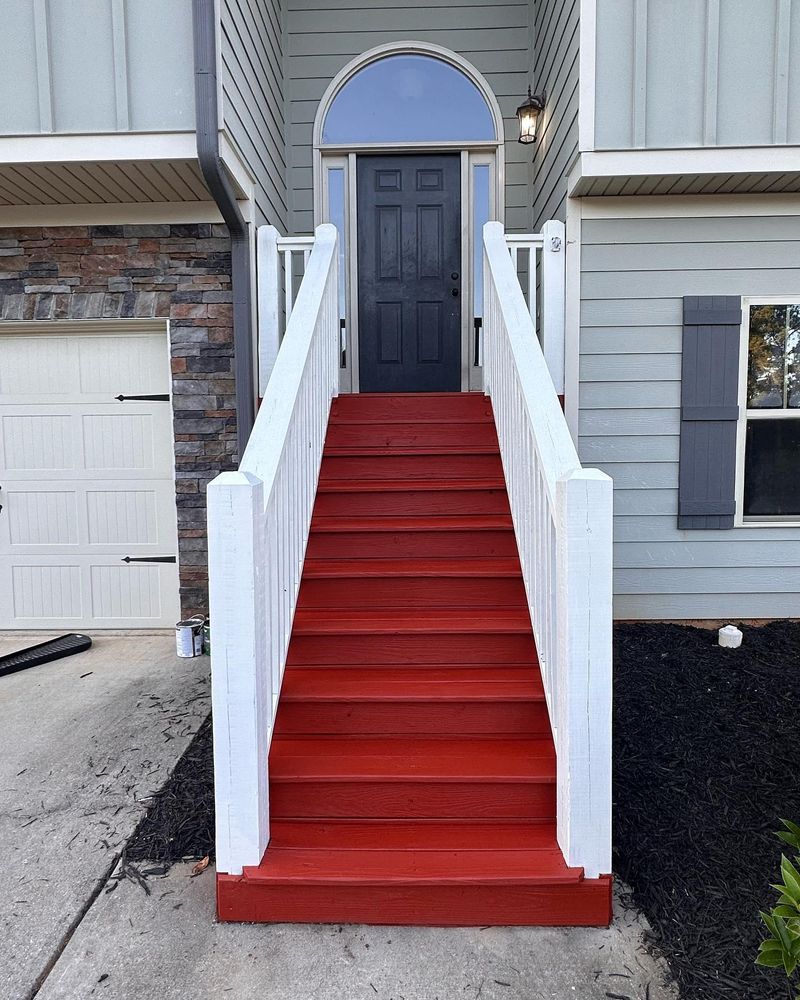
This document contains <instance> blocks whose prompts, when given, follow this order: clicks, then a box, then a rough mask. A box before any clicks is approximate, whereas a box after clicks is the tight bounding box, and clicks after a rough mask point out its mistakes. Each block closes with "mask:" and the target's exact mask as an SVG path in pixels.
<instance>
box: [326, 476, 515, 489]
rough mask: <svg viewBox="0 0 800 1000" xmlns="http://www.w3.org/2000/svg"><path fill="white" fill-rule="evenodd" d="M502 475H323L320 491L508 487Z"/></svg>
mask: <svg viewBox="0 0 800 1000" xmlns="http://www.w3.org/2000/svg"><path fill="white" fill-rule="evenodd" d="M505 488H506V482H505V479H503V477H502V476H482V477H479V478H474V479H463V478H462V479H459V478H456V477H454V478H453V479H431V478H429V477H426V478H424V479H415V478H413V477H410V476H409V477H406V478H403V479H346V478H341V479H334V478H329V479H320V481H319V485H318V487H317V492H318V493H410V492H414V493H419V492H421V491H424V492H428V493H434V492H440V491H447V492H448V493H450V492H455V491H456V490H482V491H483V490H505Z"/></svg>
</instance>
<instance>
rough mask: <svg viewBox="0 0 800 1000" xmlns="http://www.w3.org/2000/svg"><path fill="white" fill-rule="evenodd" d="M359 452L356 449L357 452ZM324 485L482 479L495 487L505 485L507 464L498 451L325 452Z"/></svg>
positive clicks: (320, 475)
mask: <svg viewBox="0 0 800 1000" xmlns="http://www.w3.org/2000/svg"><path fill="white" fill-rule="evenodd" d="M354 451H355V450H354ZM319 478H320V482H321V483H327V482H333V481H339V480H342V479H345V480H347V479H379V480H383V479H393V480H399V479H407V480H409V482H414V481H416V480H420V479H473V480H474V479H482V480H489V481H490V483H491V485H495V484H496V483H501V482H503V463H502V462H501V460H500V455H499V453H498V452H497V451H496V450H493V449H486V450H485V451H480V450H478V449H477V448H474V449H471V450H470V451H459V452H456V453H452V454H450V453H447V452H444V451H442V450H441V449H438V450H432V451H428V452H419V451H417V452H416V453H415V452H410V453H403V452H402V451H398V452H396V453H395V454H380V455H370V454H359V453H358V452H355V453H351V454H348V455H342V454H338V455H330V454H328V453H327V452H326V453H325V455H324V457H323V459H322V465H321V467H320V473H319Z"/></svg>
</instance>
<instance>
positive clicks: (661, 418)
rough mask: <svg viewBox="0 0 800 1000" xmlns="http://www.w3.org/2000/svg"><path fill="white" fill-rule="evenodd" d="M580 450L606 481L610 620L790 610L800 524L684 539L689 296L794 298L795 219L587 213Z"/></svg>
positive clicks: (794, 606) (798, 595)
mask: <svg viewBox="0 0 800 1000" xmlns="http://www.w3.org/2000/svg"><path fill="white" fill-rule="evenodd" d="M581 268H582V277H581V298H582V302H581V357H580V377H581V385H580V420H579V433H580V454H581V460H582V461H583V462H585V463H586V464H588V465H592V466H598V467H600V468H602V469H603V470H604V471H606V472H608V474H609V475H611V476H613V477H614V485H615V491H614V498H615V581H614V589H615V595H616V596H615V614H616V616H617V617H618V618H643V619H646V618H725V617H728V618H760V617H764V618H767V617H780V616H790V617H796V616H797V615H798V608H800V529H793V528H786V527H781V526H780V525H776V526H775V527H774V528H772V527H771V528H734V529H733V530H730V531H691V532H690V531H679V530H678V528H677V504H678V444H679V431H680V378H681V341H682V310H683V296H684V295H725V294H727V295H780V294H786V295H794V296H800V207H799V208H798V212H797V214H796V215H786V216H762V217H726V218H704V217H703V216H702V209H701V207H699V208H698V210H697V214H696V215H695V216H694V217H692V218H682V219H681V218H669V219H659V218H650V219H624V218H619V219H585V220H584V222H583V226H582V250H581Z"/></svg>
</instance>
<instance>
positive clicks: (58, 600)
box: [11, 561, 84, 621]
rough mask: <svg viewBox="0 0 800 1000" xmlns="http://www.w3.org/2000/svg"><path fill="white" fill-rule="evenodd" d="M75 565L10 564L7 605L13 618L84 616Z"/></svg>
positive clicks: (35, 619)
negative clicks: (9, 597)
mask: <svg viewBox="0 0 800 1000" xmlns="http://www.w3.org/2000/svg"><path fill="white" fill-rule="evenodd" d="M81 591H82V588H81V570H80V567H79V566H74V565H73V566H70V565H64V564H59V563H55V562H52V561H51V562H47V563H44V564H43V565H30V564H28V565H24V566H12V567H11V608H12V611H13V616H14V618H15V619H24V620H27V621H40V620H42V619H47V620H50V619H59V620H63V619H67V618H71V619H74V620H75V621H80V620H81V619H82V618H83V617H84V602H83V594H82V592H81Z"/></svg>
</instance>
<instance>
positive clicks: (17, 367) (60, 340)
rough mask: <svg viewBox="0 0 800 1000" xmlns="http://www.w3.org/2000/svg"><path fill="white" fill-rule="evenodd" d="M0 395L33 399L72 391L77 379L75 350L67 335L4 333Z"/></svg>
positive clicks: (78, 373) (0, 367)
mask: <svg viewBox="0 0 800 1000" xmlns="http://www.w3.org/2000/svg"><path fill="white" fill-rule="evenodd" d="M2 350H3V364H2V366H0V395H3V396H21V395H32V396H36V398H37V399H41V398H42V397H46V396H50V395H54V394H55V395H60V394H63V393H65V392H70V391H74V390H75V388H76V387H77V386H78V385H79V383H80V370H79V367H78V352H77V350H76V348H75V345H74V344H72V343H71V338H70V337H48V336H42V335H37V336H20V337H14V336H5V337H3V344H2Z"/></svg>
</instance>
